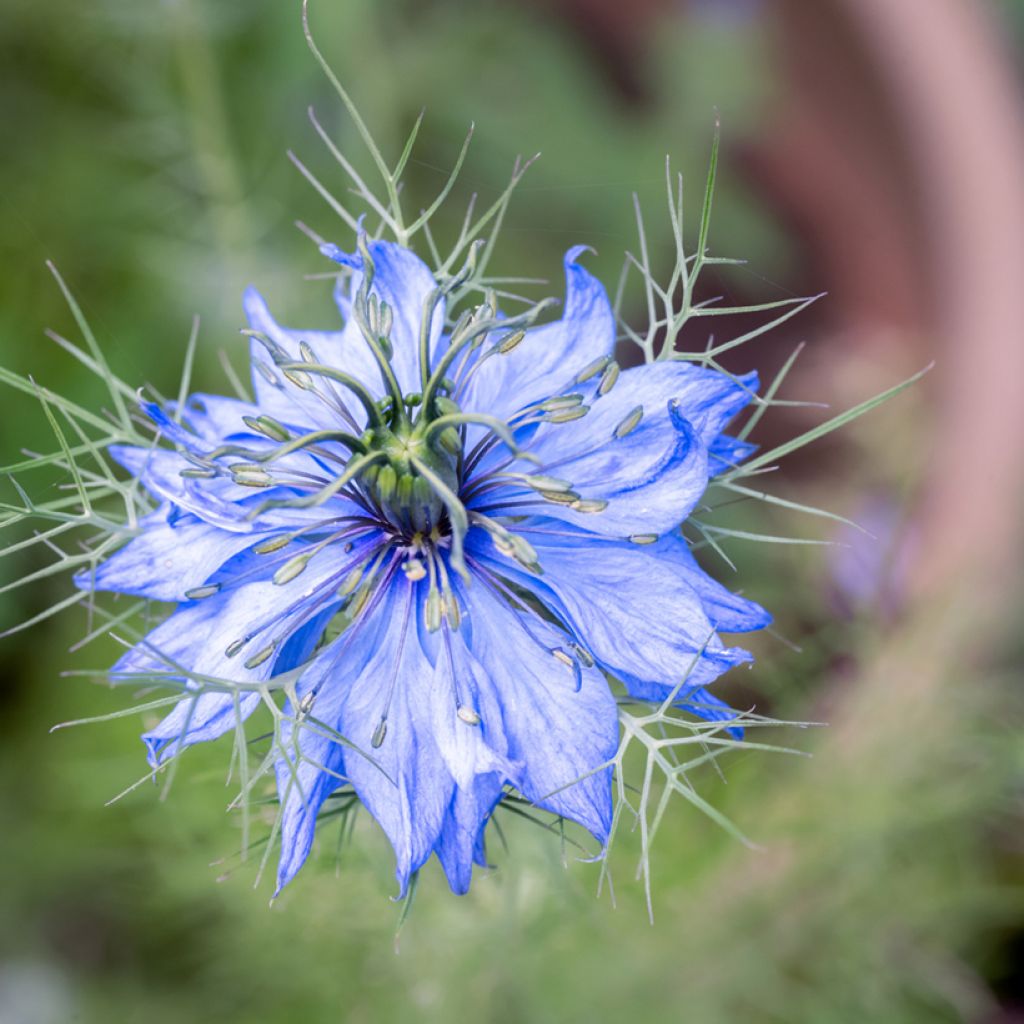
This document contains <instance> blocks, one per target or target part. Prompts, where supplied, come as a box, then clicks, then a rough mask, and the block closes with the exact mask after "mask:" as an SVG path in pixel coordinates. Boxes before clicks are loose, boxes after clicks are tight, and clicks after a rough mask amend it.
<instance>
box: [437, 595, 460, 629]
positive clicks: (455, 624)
mask: <svg viewBox="0 0 1024 1024" xmlns="http://www.w3.org/2000/svg"><path fill="white" fill-rule="evenodd" d="M441 607H442V609H443V610H444V615H445V618H446V619H447V620H448V625H449V626H451V627H452V629H454V630H455V631H456V632H457V631H458V628H459V626H460V625H462V612H460V611H459V603H458V601H456V600H455V595H454V594H448V595H447V596H445V597H442V598H441Z"/></svg>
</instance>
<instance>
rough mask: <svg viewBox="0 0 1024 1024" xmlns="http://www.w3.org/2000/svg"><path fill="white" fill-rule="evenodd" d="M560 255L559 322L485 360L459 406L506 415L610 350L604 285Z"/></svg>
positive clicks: (573, 252)
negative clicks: (561, 307)
mask: <svg viewBox="0 0 1024 1024" xmlns="http://www.w3.org/2000/svg"><path fill="white" fill-rule="evenodd" d="M585 249H586V246H583V245H577V246H575V247H574V248H572V249H570V250H569V251H568V252H567V253H566V254H565V259H564V266H565V310H564V312H563V314H562V318H561V319H560V320H557V321H555V322H554V323H550V324H544V325H543V326H541V327H535V328H533V329H532V330H529V331H527V332H526V337H525V338H523V340H522V341H521V342H520V343H519V344H518V345H517V346H516V347H515V348H514V349H513V350H512V351H511V352H509V353H508V354H507V355H502V356H491V357H489V358H487V359H485V360H484V361H483V362H482V363H481V364H480V366H479V368H477V369H475V370H474V372H473V376H472V377H471V378H470V380H469V383H468V385H467V387H466V393H465V397H464V399H463V405H464V406H465V408H467V409H472V410H480V411H482V412H488V413H490V414H491V415H492V416H499V417H501V418H502V419H507V418H508V417H509V416H511V415H512V414H513V413H515V412H517V411H518V410H520V409H523V408H526V407H527V406H529V405H532V404H534V403H535V402H539V401H541V400H543V399H545V398H549V397H550V396H551V395H557V394H561V393H562V392H563V391H566V390H568V389H569V388H570V385H572V383H573V380H574V378H575V376H576V374H578V373H579V372H580V371H581V370H583V369H584V368H585V367H587V366H588V365H589V364H591V363H593V362H594V360H595V359H599V358H601V357H602V356H608V357H610V356H611V354H612V351H613V349H614V348H615V316H614V314H613V313H612V307H611V304H610V303H609V301H608V295H607V293H606V292H605V289H604V285H602V284H601V282H600V281H598V280H597V278H595V277H593V276H592V275H591V274H590V273H589V272H588V271H587V270H585V269H584V268H583V267H581V266H580V265H579V264H578V263H577V262H576V261H577V259H579V257H580V254H581V253H582V252H583V251H584V250H585Z"/></svg>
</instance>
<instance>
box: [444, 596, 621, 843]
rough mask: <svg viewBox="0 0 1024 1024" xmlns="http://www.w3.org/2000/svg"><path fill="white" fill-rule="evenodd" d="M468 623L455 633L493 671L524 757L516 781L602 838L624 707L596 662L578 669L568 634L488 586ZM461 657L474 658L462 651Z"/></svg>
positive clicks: (511, 743) (509, 732)
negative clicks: (563, 653) (564, 656)
mask: <svg viewBox="0 0 1024 1024" xmlns="http://www.w3.org/2000/svg"><path fill="white" fill-rule="evenodd" d="M466 606H467V608H468V609H469V611H470V615H469V621H468V630H467V627H466V625H464V626H463V628H461V629H460V630H459V632H458V633H457V634H455V635H453V637H452V650H453V652H456V651H458V650H459V645H460V644H463V645H465V646H466V647H467V648H468V650H469V652H470V653H471V655H472V657H473V659H475V661H476V662H477V663H479V665H480V666H481V667H482V669H483V670H484V671H485V672H486V673H487V677H488V678H489V680H490V685H491V686H492V687H493V689H494V692H495V694H496V698H497V702H498V704H499V705H500V708H501V721H502V726H503V729H504V734H505V736H506V738H507V741H508V751H507V756H508V758H509V759H510V760H513V761H516V762H519V763H521V764H522V769H521V771H520V774H519V776H518V779H517V780H516V786H517V788H518V789H519V790H520V792H522V794H523V795H524V796H525V797H526V798H527V799H528V800H532V801H534V802H535V803H536V804H537V805H538V806H539V807H542V808H544V809H545V810H549V811H552V812H554V813H555V814H561V815H563V816H564V817H566V818H570V819H572V820H573V821H576V822H578V823H579V824H581V825H582V826H583V827H584V828H586V829H587V830H588V831H589V832H590V833H591V834H592V835H593V836H594V837H595V838H596V839H597V840H598V841H599V842H600V843H601V844H602V845H603V844H604V843H605V842H606V841H607V839H608V831H609V829H610V827H611V815H612V802H611V768H610V767H602V766H604V765H606V764H607V762H608V761H610V760H611V759H612V758H613V757H614V756H615V751H616V750H617V748H618V742H619V724H618V712H617V710H616V705H615V701H614V699H613V697H612V695H611V691H610V690H609V689H608V684H607V683H606V682H605V679H604V677H603V676H602V675H601V673H600V672H599V671H598V670H597V669H596V668H585V667H584V668H582V669H581V671H580V673H579V675H578V676H577V675H576V674H575V673H574V672H573V671H572V670H571V669H569V668H567V667H566V666H565V665H564V664H563V663H562V662H561V661H560V660H558V659H557V658H556V657H555V656H554V653H553V652H554V651H556V650H560V649H564V646H565V644H566V637H565V635H564V634H563V633H561V632H560V631H559V630H557V629H555V628H554V627H553V626H550V625H548V624H547V623H546V622H544V621H543V620H541V619H539V618H531V619H529V620H528V621H527V620H526V619H525V618H524V617H523V616H522V615H520V614H519V613H517V612H516V611H514V610H513V609H512V608H511V607H509V606H508V605H507V604H506V603H504V602H503V601H502V600H500V599H499V598H497V597H496V596H494V595H493V594H492V593H491V592H490V591H489V590H488V588H487V586H486V585H481V583H477V584H476V585H474V586H473V588H472V593H471V594H467V597H466ZM455 657H456V663H457V664H459V663H462V661H461V660H460V659H466V658H467V656H466V655H465V654H456V655H455Z"/></svg>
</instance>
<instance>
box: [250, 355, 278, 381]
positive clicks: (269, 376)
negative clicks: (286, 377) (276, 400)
mask: <svg viewBox="0 0 1024 1024" xmlns="http://www.w3.org/2000/svg"><path fill="white" fill-rule="evenodd" d="M252 365H253V366H255V367H256V372H257V373H258V374H259V375H260V376H261V377H262V378H263V379H264V380H265V381H266V382H267V383H268V384H273V386H274V387H275V388H279V387H281V381H280V379H279V378H278V376H277V374H276V373H274V371H273V370H272V369H271V368H270V367H269V366H267V364H266V363H265V362H264V361H263V360H262V359H253V361H252Z"/></svg>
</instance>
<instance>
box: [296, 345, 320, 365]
mask: <svg viewBox="0 0 1024 1024" xmlns="http://www.w3.org/2000/svg"><path fill="white" fill-rule="evenodd" d="M299 355H301V356H302V361H303V362H304V363H319V362H320V360H319V359H317V357H316V353H315V352H314V351H313V350H312V348H310V346H309V344H308V342H305V341H300V342H299Z"/></svg>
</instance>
